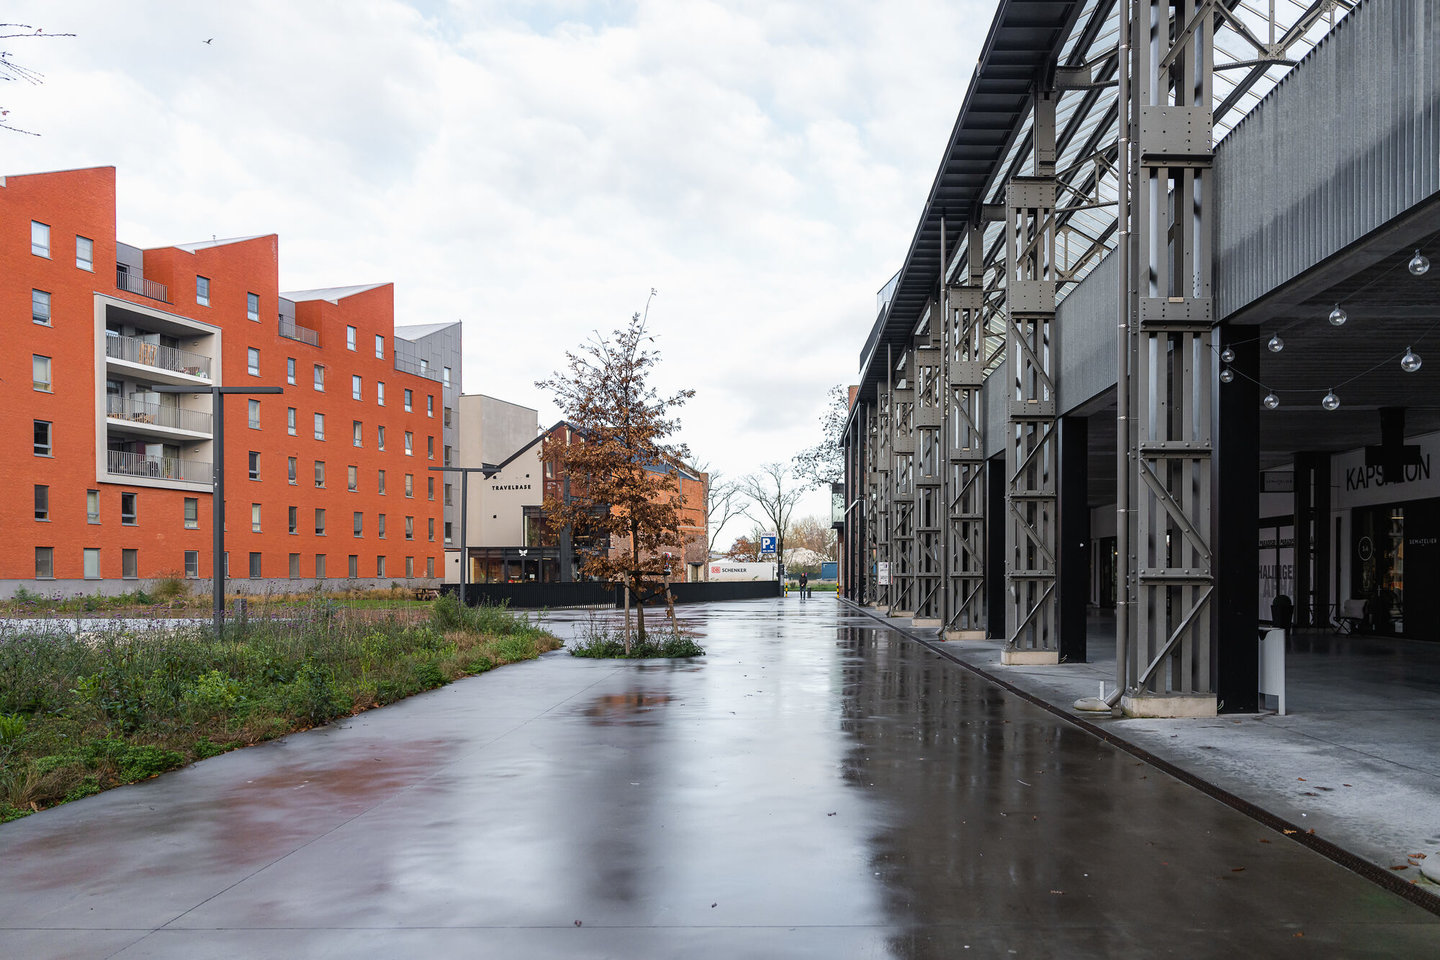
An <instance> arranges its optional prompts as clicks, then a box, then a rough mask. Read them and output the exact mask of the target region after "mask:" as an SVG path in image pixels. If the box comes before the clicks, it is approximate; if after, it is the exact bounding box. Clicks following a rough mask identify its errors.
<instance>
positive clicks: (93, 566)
mask: <svg viewBox="0 0 1440 960" xmlns="http://www.w3.org/2000/svg"><path fill="white" fill-rule="evenodd" d="M85 579H86V580H99V579H100V548H99V547H86V548H85Z"/></svg>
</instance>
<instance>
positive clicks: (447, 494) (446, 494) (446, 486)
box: [445, 483, 451, 507]
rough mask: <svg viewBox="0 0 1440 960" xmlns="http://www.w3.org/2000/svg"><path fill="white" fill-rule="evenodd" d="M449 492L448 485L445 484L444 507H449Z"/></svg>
mask: <svg viewBox="0 0 1440 960" xmlns="http://www.w3.org/2000/svg"><path fill="white" fill-rule="evenodd" d="M450 491H451V487H450V484H448V483H447V484H445V506H447V507H448V506H451V500H450V496H451V492H450Z"/></svg>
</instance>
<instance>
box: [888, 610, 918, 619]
mask: <svg viewBox="0 0 1440 960" xmlns="http://www.w3.org/2000/svg"><path fill="white" fill-rule="evenodd" d="M885 616H887V617H895V618H896V619H897V620H898V619H901V618H904V619H906V620H909V619H910V618H911V617H913V616H915V611H914V610H891V611H888V612H887V613H886V614H885Z"/></svg>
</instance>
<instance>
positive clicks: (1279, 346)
mask: <svg viewBox="0 0 1440 960" xmlns="http://www.w3.org/2000/svg"><path fill="white" fill-rule="evenodd" d="M1265 346H1266V347H1268V348H1270V352H1271V353H1279V352H1280V351H1281V350H1284V349H1285V341H1284V340H1281V339H1280V334H1278V333H1277V334H1275V335H1274V336H1272V337H1271V338H1270V342H1269V343H1267V344H1265Z"/></svg>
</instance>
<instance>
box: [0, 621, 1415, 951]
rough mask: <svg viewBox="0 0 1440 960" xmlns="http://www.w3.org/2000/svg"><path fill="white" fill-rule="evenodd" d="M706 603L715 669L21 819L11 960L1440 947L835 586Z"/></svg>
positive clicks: (525, 690) (237, 761) (530, 695)
mask: <svg viewBox="0 0 1440 960" xmlns="http://www.w3.org/2000/svg"><path fill="white" fill-rule="evenodd" d="M686 616H687V617H688V618H692V619H694V618H703V621H704V629H705V631H706V634H707V635H706V637H705V641H704V643H705V646H706V648H707V650H708V656H706V657H704V658H702V659H699V660H696V661H686V662H676V663H661V662H653V661H652V662H643V663H625V662H604V661H590V660H579V659H575V658H571V657H568V656H567V655H565V654H564V653H563V652H562V653H558V654H552V655H547V656H546V657H544V658H542V659H541V660H539V661H537V662H533V663H527V664H520V665H517V666H513V667H506V668H504V669H502V670H498V671H495V672H493V673H490V674H486V675H484V676H481V677H477V678H474V679H471V680H467V681H463V682H461V683H459V684H455V685H453V686H451V687H448V688H445V689H443V690H440V691H436V692H435V693H432V694H428V695H424V696H420V697H416V698H413V699H412V700H410V701H406V702H405V703H402V704H398V705H396V706H393V707H389V708H386V709H384V710H378V711H370V712H368V713H365V714H362V715H361V716H360V717H356V718H354V719H352V720H350V721H346V722H345V723H343V724H339V725H335V726H332V727H330V728H325V729H322V730H316V731H311V732H309V733H306V734H301V735H297V736H294V737H290V738H287V739H286V740H285V741H283V742H281V743H277V744H272V745H268V746H266V747H262V748H256V749H252V750H246V751H241V752H240V753H237V754H232V755H229V756H226V757H220V758H216V759H215V760H211V761H207V762H206V763H204V764H200V765H198V766H197V767H194V768H191V769H189V770H186V771H181V772H180V773H177V774H173V775H168V776H165V777H161V778H159V779H157V780H154V781H150V782H148V783H146V784H142V785H140V786H138V787H134V788H126V789H123V790H117V791H113V792H112V793H109V794H106V795H103V796H100V797H95V798H91V799H88V800H85V801H82V802H80V803H76V804H71V805H68V806H66V807H61V808H58V809H57V810H55V811H51V812H48V813H46V814H43V815H40V816H35V817H31V818H28V819H26V820H22V821H18V822H16V823H13V824H9V825H6V826H4V827H0V956H7V957H8V956H27V957H31V956H33V957H45V956H56V957H59V956H66V957H70V956H76V957H84V956H96V957H101V956H111V955H114V956H117V957H121V958H133V957H210V956H213V957H233V956H248V955H260V954H266V953H267V952H268V953H269V954H271V955H284V956H345V957H355V956H393V955H399V954H405V955H411V954H420V953H424V954H428V955H436V956H452V955H457V956H458V955H463V956H470V955H475V956H514V957H527V958H528V957H590V956H594V957H603V956H636V957H648V956H656V957H660V956H681V955H684V956H686V957H697V958H699V957H724V958H733V957H790V956H793V957H812V956H813V957H827V958H830V957H841V958H843V957H897V958H906V957H915V958H929V957H936V958H939V957H953V956H960V955H964V956H1044V957H1052V956H1053V957H1062V956H1063V957H1114V956H1134V957H1150V956H1161V955H1175V956H1184V957H1212V956H1213V957H1227V958H1228V957H1233V956H1250V955H1256V954H1260V953H1271V952H1281V951H1286V952H1289V951H1292V950H1293V949H1294V948H1295V945H1296V944H1297V943H1300V942H1303V944H1305V945H1307V948H1308V950H1309V951H1311V952H1314V953H1315V954H1316V955H1331V956H1347V957H1348V956H1387V957H1398V956H1419V955H1434V954H1435V953H1437V952H1440V926H1437V923H1436V918H1435V917H1433V916H1431V915H1430V914H1428V913H1425V912H1423V911H1421V910H1419V909H1417V908H1414V907H1412V906H1410V905H1408V904H1406V903H1404V902H1403V901H1400V900H1398V899H1397V898H1394V897H1392V896H1390V895H1388V894H1386V893H1384V892H1383V891H1380V890H1379V889H1378V888H1375V887H1373V886H1372V885H1370V884H1368V883H1366V882H1365V881H1363V880H1361V879H1359V878H1357V877H1355V876H1353V875H1351V874H1349V873H1347V872H1345V871H1343V870H1341V869H1340V868H1338V867H1335V866H1334V865H1333V864H1330V863H1329V862H1327V861H1324V860H1322V859H1321V858H1319V857H1318V856H1316V855H1314V854H1312V853H1310V852H1309V851H1306V850H1304V849H1303V848H1300V847H1299V846H1297V845H1295V844H1293V843H1289V842H1287V841H1285V840H1284V838H1283V837H1280V836H1277V835H1272V834H1269V833H1268V832H1267V831H1266V830H1265V829H1263V828H1262V827H1260V826H1258V825H1257V824H1255V823H1254V822H1253V821H1250V820H1247V819H1246V818H1244V817H1242V816H1241V815H1239V814H1237V813H1235V812H1234V811H1232V810H1230V809H1229V808H1226V807H1224V806H1221V805H1220V804H1218V803H1215V802H1214V801H1212V800H1210V799H1209V798H1207V797H1205V796H1203V795H1202V794H1200V793H1198V792H1197V791H1195V790H1192V789H1190V788H1188V787H1185V786H1184V785H1182V784H1180V783H1178V782H1176V781H1173V780H1171V779H1169V778H1168V777H1166V776H1164V775H1163V774H1160V773H1158V772H1156V771H1155V770H1153V769H1151V768H1149V767H1146V766H1144V765H1141V764H1139V763H1138V762H1136V761H1135V760H1134V759H1133V758H1131V757H1130V756H1129V755H1127V754H1124V753H1122V752H1119V751H1117V750H1115V749H1113V748H1111V747H1109V746H1107V745H1106V744H1104V743H1102V742H1100V741H1098V740H1095V739H1094V738H1092V737H1090V736H1089V735H1087V734H1085V733H1083V732H1082V731H1079V730H1078V729H1076V728H1074V727H1071V726H1070V725H1068V724H1066V723H1065V722H1063V721H1061V720H1059V719H1058V718H1055V717H1053V716H1051V715H1050V714H1047V713H1044V712H1043V711H1040V710H1038V709H1037V708H1034V707H1032V706H1030V705H1029V704H1026V703H1024V702H1022V701H1019V700H1016V699H1014V698H1013V697H1010V696H1009V695H1007V694H1005V693H1004V692H1003V691H1002V690H1000V689H999V688H997V687H994V686H993V685H990V684H989V683H987V682H985V681H984V680H982V679H981V678H978V677H976V676H975V675H974V674H971V673H970V672H968V671H966V670H964V669H963V668H961V667H959V666H957V665H955V664H952V663H949V662H948V661H945V660H943V659H941V658H939V657H937V656H936V655H934V654H932V653H930V652H929V651H928V650H926V649H924V648H923V647H921V646H919V645H918V644H916V643H914V642H912V641H909V640H907V639H905V638H904V637H903V636H901V635H900V634H897V633H895V632H893V631H890V630H888V629H886V628H885V627H884V626H883V625H881V624H879V623H877V622H876V621H874V620H871V619H869V618H867V617H863V616H857V615H847V613H846V611H845V608H843V607H841V606H839V605H838V604H836V603H834V602H833V601H824V602H822V601H818V600H811V601H810V602H809V603H807V604H804V605H803V606H801V605H800V604H799V602H798V601H797V600H795V599H791V600H788V601H783V600H774V601H748V602H741V603H732V604H716V605H705V606H700V607H692V608H688V609H687V611H686ZM582 618H583V614H574V615H570V614H564V613H561V614H551V615H550V622H551V624H552V626H554V627H555V628H556V629H557V630H559V631H561V632H563V631H564V630H566V629H569V628H575V629H579V628H580V627H582V626H583V619H582ZM117 942H118V943H119V946H117ZM126 944H130V946H128V948H127V947H125V945H126ZM122 948H123V949H122ZM117 951H118V952H117Z"/></svg>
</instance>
